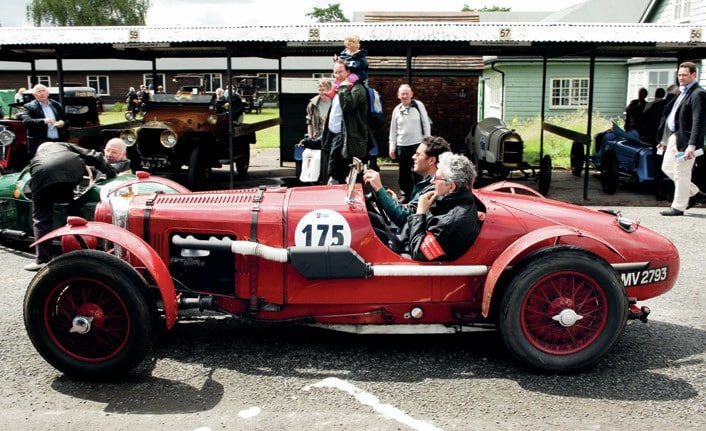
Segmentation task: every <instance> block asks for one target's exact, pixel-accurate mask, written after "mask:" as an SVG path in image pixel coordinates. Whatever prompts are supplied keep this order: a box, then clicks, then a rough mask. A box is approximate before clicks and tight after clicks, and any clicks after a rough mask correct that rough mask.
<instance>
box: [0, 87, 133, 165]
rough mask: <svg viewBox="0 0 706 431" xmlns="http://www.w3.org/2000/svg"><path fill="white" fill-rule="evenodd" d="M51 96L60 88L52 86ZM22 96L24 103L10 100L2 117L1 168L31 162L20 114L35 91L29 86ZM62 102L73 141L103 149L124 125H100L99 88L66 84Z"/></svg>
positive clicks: (0, 131)
mask: <svg viewBox="0 0 706 431" xmlns="http://www.w3.org/2000/svg"><path fill="white" fill-rule="evenodd" d="M49 97H50V98H52V99H54V100H59V88H58V87H49ZM22 98H23V100H22V103H12V104H10V105H9V108H10V109H9V112H7V113H6V114H7V115H6V116H5V118H4V119H0V171H4V172H19V171H20V170H22V168H23V167H25V166H26V165H27V164H28V163H29V157H28V154H27V131H26V130H25V128H24V126H23V124H22V119H21V114H22V107H23V106H24V104H26V103H29V102H31V101H32V100H33V99H34V95H33V93H32V91H31V90H27V91H26V92H24V94H23V95H22ZM63 102H64V111H65V114H66V118H67V119H68V121H69V128H68V130H67V132H68V136H66V140H67V141H69V142H72V143H74V144H78V145H80V146H82V147H85V148H92V149H101V148H102V146H103V144H104V143H105V141H106V140H107V139H109V138H110V137H113V136H116V135H117V133H118V130H120V129H122V127H123V126H124V125H109V126H101V125H100V117H99V105H100V103H99V99H98V98H97V97H96V90H95V89H93V88H91V87H83V86H79V85H73V84H71V85H70V86H69V85H68V84H67V86H65V87H64V98H63ZM116 128H117V129H118V130H115V129H116Z"/></svg>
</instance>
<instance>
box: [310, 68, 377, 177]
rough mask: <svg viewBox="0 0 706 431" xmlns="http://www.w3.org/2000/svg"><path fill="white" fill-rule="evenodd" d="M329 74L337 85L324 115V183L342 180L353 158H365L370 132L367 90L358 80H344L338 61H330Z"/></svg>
mask: <svg viewBox="0 0 706 431" xmlns="http://www.w3.org/2000/svg"><path fill="white" fill-rule="evenodd" d="M333 74H334V77H335V78H336V82H339V83H340V84H339V87H338V93H337V94H336V95H335V96H334V97H333V100H332V101H331V108H330V109H329V114H328V115H327V116H326V125H325V127H324V136H323V139H322V149H323V150H324V151H329V164H328V174H329V176H330V178H329V181H328V183H329V184H340V183H343V182H345V180H346V175H347V174H348V171H349V169H348V165H350V163H351V162H352V160H353V157H357V158H358V159H360V160H363V161H367V160H368V150H369V149H370V148H372V134H371V133H370V129H369V128H368V96H367V90H366V89H365V87H363V84H362V83H360V82H356V83H355V84H351V83H350V82H348V75H350V70H348V69H347V67H346V65H345V63H344V62H343V61H342V60H337V61H336V62H334V65H333Z"/></svg>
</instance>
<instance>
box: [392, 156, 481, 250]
mask: <svg viewBox="0 0 706 431" xmlns="http://www.w3.org/2000/svg"><path fill="white" fill-rule="evenodd" d="M475 178H476V170H475V168H474V166H473V164H472V163H471V161H470V160H468V159H467V158H466V156H463V155H460V154H453V153H450V152H447V153H443V154H441V155H440V156H439V168H438V170H437V171H436V175H435V176H434V179H433V182H434V190H433V191H429V192H426V193H424V194H423V195H421V196H420V197H419V203H418V206H417V210H416V212H415V213H414V214H411V215H410V216H409V217H408V218H407V225H406V226H405V229H404V231H403V235H405V236H406V250H405V251H406V252H408V253H409V254H410V255H411V256H412V259H414V260H420V261H433V260H456V259H458V258H459V257H461V256H462V255H463V254H464V253H466V251H468V249H469V248H470V247H471V245H473V242H474V241H475V240H476V237H477V236H478V233H479V232H480V223H479V222H478V210H477V209H476V204H475V198H474V196H473V193H471V187H472V184H473V182H474V181H475Z"/></svg>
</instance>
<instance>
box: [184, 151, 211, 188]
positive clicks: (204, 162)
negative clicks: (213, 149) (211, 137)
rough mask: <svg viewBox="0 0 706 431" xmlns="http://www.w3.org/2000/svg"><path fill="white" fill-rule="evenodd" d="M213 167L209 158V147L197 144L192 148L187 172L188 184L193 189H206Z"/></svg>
mask: <svg viewBox="0 0 706 431" xmlns="http://www.w3.org/2000/svg"><path fill="white" fill-rule="evenodd" d="M210 174H211V167H210V165H209V160H208V149H207V148H206V147H204V146H203V145H197V146H195V147H194V149H193V150H191V156H190V157H189V170H188V171H187V174H186V184H187V187H188V188H190V189H191V190H206V187H207V185H208V178H209V176H210Z"/></svg>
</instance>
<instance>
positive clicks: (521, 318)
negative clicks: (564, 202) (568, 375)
mask: <svg viewBox="0 0 706 431" xmlns="http://www.w3.org/2000/svg"><path fill="white" fill-rule="evenodd" d="M627 310H628V303H627V294H626V291H625V287H624V286H623V284H622V282H621V280H620V278H619V277H618V275H617V273H616V272H615V271H614V270H613V268H612V267H611V266H610V265H608V264H607V263H606V262H605V261H603V260H602V259H600V258H598V257H597V256H594V255H592V254H590V253H588V252H586V251H584V250H580V249H577V248H574V247H553V248H550V249H546V250H543V251H540V252H538V253H536V255H535V256H534V257H532V258H530V259H529V260H528V261H527V262H525V263H524V264H523V265H520V267H519V268H518V269H517V273H516V275H515V276H514V277H513V278H512V279H511V281H510V284H509V285H508V288H507V290H506V293H505V296H504V297H503V300H502V303H501V306H500V313H499V321H498V328H499V330H500V334H501V337H502V339H503V342H504V343H505V346H506V347H507V348H508V350H509V351H510V352H511V353H512V354H513V355H514V356H515V357H517V358H518V359H520V360H522V361H524V362H526V363H528V364H530V365H532V366H534V367H537V368H540V369H543V370H548V371H570V370H578V369H582V368H586V367H588V366H590V365H592V364H594V363H595V362H596V361H598V360H599V359H600V358H601V357H602V356H603V355H604V354H605V353H606V352H608V350H609V349H610V348H611V347H612V346H613V344H614V343H615V342H616V341H617V340H618V338H619V337H620V335H621V334H622V331H623V329H624V327H625V324H626V322H627Z"/></svg>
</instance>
